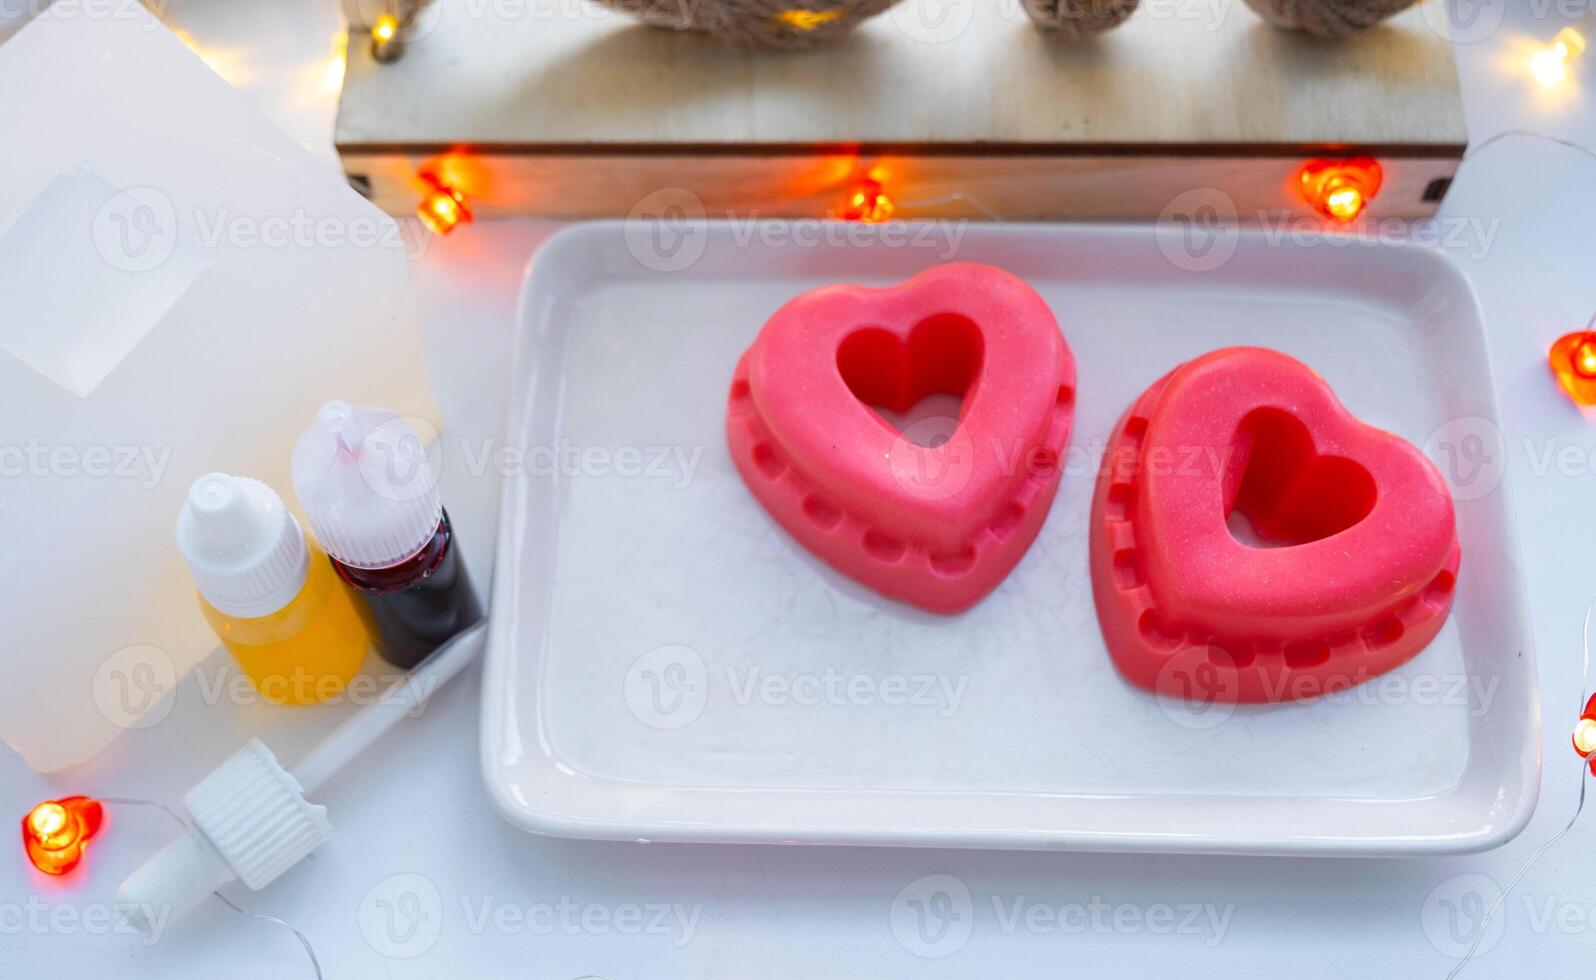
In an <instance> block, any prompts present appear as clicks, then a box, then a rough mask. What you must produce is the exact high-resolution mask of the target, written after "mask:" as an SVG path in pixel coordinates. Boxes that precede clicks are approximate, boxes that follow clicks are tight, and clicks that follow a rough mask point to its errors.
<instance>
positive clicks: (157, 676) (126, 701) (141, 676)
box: [90, 643, 177, 729]
mask: <svg viewBox="0 0 1596 980" xmlns="http://www.w3.org/2000/svg"><path fill="white" fill-rule="evenodd" d="M176 689H177V665H176V664H175V663H174V662H173V661H172V657H171V655H170V654H168V653H167V652H166V651H165V650H162V649H161V648H160V647H157V646H151V645H150V644H147V643H146V644H135V645H133V646H127V647H123V648H121V649H120V650H117V651H115V652H113V653H111V655H110V656H108V657H106V658H105V659H104V660H102V661H100V666H99V667H97V668H96V669H95V671H94V679H93V681H91V682H90V693H91V694H92V696H93V698H94V706H95V708H97V709H98V710H99V712H100V715H101V717H103V718H104V719H105V720H106V721H109V722H110V723H111V724H113V725H115V726H117V727H118V728H125V729H140V728H149V727H150V726H152V725H158V724H160V723H161V722H162V721H164V720H165V718H166V716H167V715H169V714H171V712H172V704H173V699H172V697H171V694H172V692H173V691H175V690H176Z"/></svg>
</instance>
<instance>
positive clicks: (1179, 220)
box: [1153, 187, 1241, 272]
mask: <svg viewBox="0 0 1596 980" xmlns="http://www.w3.org/2000/svg"><path fill="white" fill-rule="evenodd" d="M1238 218H1239V215H1238V213H1237V211H1236V201H1235V199H1234V198H1232V197H1231V196H1230V195H1229V194H1226V193H1225V192H1224V191H1222V190H1220V189H1219V188H1217V187H1194V188H1192V189H1191V190H1189V191H1185V192H1183V193H1181V194H1177V195H1176V196H1175V197H1174V198H1173V199H1172V200H1171V201H1170V202H1169V203H1168V204H1166V205H1165V206H1164V210H1163V211H1161V212H1159V215H1158V221H1157V223H1156V224H1155V225H1154V226H1153V234H1154V237H1155V239H1156V241H1157V242H1158V250H1159V251H1160V252H1162V253H1164V258H1166V259H1168V260H1169V263H1170V264H1171V265H1173V266H1174V267H1175V268H1177V269H1180V270H1182V271H1185V272H1212V271H1213V270H1215V269H1218V268H1220V267H1221V266H1223V265H1224V264H1225V263H1226V262H1229V261H1230V257H1231V256H1233V255H1235V254H1236V245H1237V243H1238V242H1239V241H1240V240H1241V231H1240V229H1239V228H1238V227H1237V226H1238V223H1239V222H1238Z"/></svg>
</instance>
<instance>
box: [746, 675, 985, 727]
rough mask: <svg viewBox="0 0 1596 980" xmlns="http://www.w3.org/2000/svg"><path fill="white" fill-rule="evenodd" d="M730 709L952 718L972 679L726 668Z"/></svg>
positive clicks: (952, 676)
mask: <svg viewBox="0 0 1596 980" xmlns="http://www.w3.org/2000/svg"><path fill="white" fill-rule="evenodd" d="M726 682H727V686H728V687H729V688H730V689H731V696H732V703H734V704H737V705H739V706H744V705H749V704H755V703H758V704H763V705H768V706H771V707H783V706H787V705H794V706H798V707H817V706H828V707H865V706H868V705H878V704H879V705H885V706H887V707H892V708H898V707H922V708H933V709H935V710H936V713H937V716H938V717H940V718H948V717H951V716H952V715H954V714H955V713H956V712H957V711H958V710H959V706H960V705H961V704H962V703H963V702H964V695H965V692H966V690H967V689H968V688H969V685H970V675H969V674H958V675H951V674H931V673H910V674H895V673H889V674H882V675H879V676H877V675H874V674H866V673H859V672H850V671H844V670H842V669H841V668H838V667H826V668H824V669H822V670H820V671H818V672H813V671H802V672H799V673H793V674H783V673H777V672H773V671H767V670H765V669H764V668H762V667H735V666H733V667H727V668H726Z"/></svg>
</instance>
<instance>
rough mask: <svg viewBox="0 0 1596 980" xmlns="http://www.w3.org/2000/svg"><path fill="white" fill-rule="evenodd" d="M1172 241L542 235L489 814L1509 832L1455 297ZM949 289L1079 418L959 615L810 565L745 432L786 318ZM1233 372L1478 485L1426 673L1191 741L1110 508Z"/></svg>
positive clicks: (936, 234)
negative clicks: (1200, 397)
mask: <svg viewBox="0 0 1596 980" xmlns="http://www.w3.org/2000/svg"><path fill="white" fill-rule="evenodd" d="M1165 230H1168V231H1170V232H1171V237H1166V238H1164V239H1163V240H1162V241H1160V238H1159V237H1158V236H1159V234H1160V232H1159V231H1156V230H1155V228H1154V227H1152V226H1144V227H1123V226H1045V225H1041V226H1038V225H1032V226H971V227H968V228H962V229H958V228H953V227H951V226H941V227H939V226H915V225H908V226H905V225H896V226H888V230H886V231H880V232H868V231H866V230H864V229H863V228H862V227H860V226H852V228H851V230H850V231H849V232H848V233H847V235H845V236H844V235H840V234H831V235H828V234H824V229H819V228H817V226H814V225H810V226H807V229H806V228H804V227H802V226H800V227H796V228H795V227H789V226H776V227H773V228H759V227H753V226H747V225H742V226H736V225H724V224H714V223H711V224H709V225H708V226H707V228H706V227H704V226H701V225H692V224H688V225H681V226H676V227H672V226H670V225H664V226H660V227H654V226H645V225H641V224H636V223H621V222H615V223H604V224H592V225H581V226H576V227H573V228H571V229H569V230H567V231H565V232H563V233H561V234H559V235H557V236H556V237H555V238H553V239H552V240H550V241H549V243H548V244H546V245H545V246H544V247H543V249H542V250H541V251H540V252H539V253H538V255H537V256H536V258H535V260H534V262H533V265H532V268H531V270H530V272H529V273H528V276H527V280H526V283H525V287H524V293H523V296H522V304H521V310H520V318H521V322H520V325H519V329H520V330H521V332H522V336H521V341H522V343H521V345H520V349H521V354H520V356H519V358H518V365H517V367H516V370H517V371H518V372H519V373H518V377H517V381H516V389H517V391H518V397H517V398H516V400H515V404H514V407H513V409H512V415H511V419H510V425H509V432H508V444H507V447H506V449H507V452H506V453H504V454H502V455H501V461H502V462H503V463H504V465H505V467H506V479H505V483H504V494H503V505H502V521H501V539H500V546H499V551H498V559H497V573H496V575H495V582H494V589H493V598H492V627H491V637H490V640H489V645H488V654H487V666H486V674H485V681H484V685H483V698H484V704H483V728H482V753H483V771H484V775H485V778H486V782H487V786H488V789H489V792H490V795H491V796H492V798H493V800H494V801H495V803H496V805H497V806H498V807H499V809H500V810H502V811H503V813H504V814H505V815H506V816H507V817H508V818H509V819H510V820H511V821H512V822H514V823H516V824H517V825H519V826H522V827H524V828H526V829H528V830H533V831H540V832H544V833H551V834H559V835H564V836H577V837H590V838H608V839H622V840H678V841H765V842H813V843H839V844H899V845H925V846H957V847H1017V848H1092V849H1102V850H1144V851H1196V852H1238V853H1240V852H1251V853H1296V854H1409V853H1426V852H1429V853H1435V852H1455V851H1465V850H1472V849H1479V848H1484V847H1489V846H1492V845H1495V844H1499V843H1502V842H1503V841H1505V840H1507V839H1508V838H1510V837H1511V836H1512V835H1513V834H1515V833H1516V832H1517V831H1518V830H1519V829H1521V828H1522V827H1523V825H1524V823H1525V822H1526V821H1527V820H1528V818H1529V815H1530V811H1531V809H1532V808H1533V806H1534V800H1535V796H1536V789H1537V782H1538V778H1539V759H1538V751H1537V745H1538V734H1537V733H1538V726H1539V718H1538V711H1537V704H1536V696H1535V689H1534V683H1533V681H1534V666H1533V660H1532V656H1531V651H1530V646H1529V640H1530V633H1529V629H1528V624H1527V620H1526V612H1525V603H1524V599H1523V587H1522V576H1521V570H1520V568H1519V565H1518V552H1517V548H1516V546H1515V544H1514V541H1513V536H1512V532H1511V522H1510V520H1509V515H1508V509H1507V502H1506V498H1505V493H1504V490H1503V488H1502V487H1500V486H1498V485H1497V478H1498V477H1499V475H1500V470H1499V468H1498V467H1499V466H1500V460H1501V458H1502V457H1501V455H1500V454H1497V455H1495V456H1493V455H1492V451H1493V446H1494V441H1495V440H1498V439H1499V438H1500V435H1499V433H1498V432H1497V429H1496V422H1495V420H1496V418H1497V411H1496V400H1495V395H1494V388H1493V384H1492V380H1491V371H1490V366H1489V362H1488V359H1487V354H1486V344H1485V338H1484V332H1483V326H1482V323H1481V319H1480V314H1479V309H1478V305H1477V303H1476V302H1475V299H1474V297H1473V294H1472V291H1471V290H1470V288H1469V286H1468V284H1467V282H1466V281H1465V280H1464V279H1463V278H1462V276H1461V274H1460V273H1459V272H1458V271H1457V270H1456V268H1455V267H1454V266H1453V265H1452V264H1451V263H1450V262H1449V261H1448V260H1447V259H1446V258H1445V257H1444V256H1442V255H1440V254H1438V253H1435V252H1432V251H1428V250H1425V249H1421V248H1418V247H1407V246H1400V245H1393V244H1389V243H1386V244H1378V245H1377V244H1372V243H1359V244H1350V243H1348V242H1347V241H1344V240H1343V241H1340V242H1337V243H1332V242H1331V241H1330V240H1307V241H1304V240H1301V239H1300V238H1299V239H1294V238H1291V237H1288V238H1286V239H1285V240H1282V241H1273V242H1271V241H1270V240H1268V239H1267V238H1266V237H1265V236H1264V235H1262V234H1259V233H1251V234H1241V235H1240V236H1239V237H1236V236H1230V237H1224V236H1222V237H1221V238H1219V239H1218V240H1217V241H1216V242H1208V243H1207V245H1209V246H1210V247H1217V248H1219V249H1220V250H1221V251H1220V252H1219V253H1213V252H1209V251H1199V250H1190V251H1188V250H1187V244H1189V243H1186V242H1184V241H1183V240H1181V239H1179V238H1177V237H1174V235H1173V232H1174V229H1165ZM806 231H807V232H815V233H816V234H815V235H807V234H804V233H805V232H806ZM817 237H818V238H819V239H821V240H819V241H817V240H816V238H817ZM1231 246H1234V253H1233V254H1229V255H1228V258H1226V257H1225V255H1226V253H1228V252H1229V249H1230V247H1231ZM950 259H957V260H961V261H980V262H988V263H991V264H994V265H997V266H1001V267H1003V268H1005V269H1008V270H1009V271H1011V272H1013V273H1016V274H1018V275H1020V276H1021V277H1023V278H1024V279H1026V280H1027V281H1028V282H1029V283H1030V284H1031V285H1032V286H1033V287H1035V288H1036V289H1037V290H1038V291H1039V292H1040V293H1041V295H1042V296H1043V297H1044V298H1045V299H1046V300H1047V301H1048V303H1049V304H1050V305H1051V306H1052V309H1053V311H1054V313H1055V314H1056V315H1057V317H1058V320H1059V323H1060V324H1061V326H1062V329H1063V331H1064V334H1065V336H1066V339H1067V340H1068V342H1069V344H1070V346H1071V348H1072V349H1073V351H1074V354H1075V358H1076V365H1077V370H1078V372H1079V398H1078V404H1079V408H1078V413H1077V416H1076V421H1075V431H1074V434H1073V436H1072V448H1071V451H1070V453H1069V454H1068V456H1067V460H1066V469H1065V474H1064V477H1063V482H1062V484H1061V488H1060V491H1059V494H1058V497H1057V500H1056V501H1055V503H1054V504H1053V508H1052V512H1051V514H1050V516H1049V518H1048V520H1047V523H1046V524H1045V526H1044V527H1043V528H1042V531H1041V534H1040V535H1039V537H1038V538H1037V540H1036V542H1035V543H1034V544H1033V545H1032V547H1031V549H1030V551H1029V552H1028V554H1027V555H1026V557H1025V558H1024V559H1023V560H1022V561H1021V563H1020V564H1019V565H1018V566H1017V567H1016V569H1015V570H1014V571H1013V573H1012V574H1011V575H1010V576H1009V577H1008V578H1007V580H1005V581H1004V582H1003V584H1002V585H1001V586H1000V587H999V588H998V589H997V591H996V592H994V593H993V594H992V595H991V596H989V597H988V598H986V599H985V600H984V601H982V602H981V603H980V604H978V605H977V606H976V607H975V608H973V609H972V610H970V611H969V612H967V613H964V614H962V615H959V616H953V617H943V616H937V615H931V614H927V613H922V612H919V611H916V610H914V609H911V608H909V607H907V606H904V605H901V604H898V603H895V602H891V601H887V600H884V599H881V598H879V597H877V596H876V595H874V594H872V593H870V592H869V591H867V590H865V589H863V588H861V587H859V586H857V585H856V584H854V583H853V582H851V581H849V580H847V579H845V578H843V577H841V576H839V575H838V574H836V573H834V572H832V571H831V570H830V569H829V568H827V567H825V566H823V565H821V564H820V563H818V562H817V561H815V560H814V559H812V558H811V557H810V556H809V555H808V554H807V553H806V552H804V551H802V550H801V549H800V548H798V547H797V546H796V545H795V544H794V543H793V541H792V540H790V539H789V538H788V537H787V536H786V535H785V534H784V533H783V532H782V531H781V530H779V529H778V528H777V526H776V525H775V524H774V523H773V522H772V521H771V520H770V519H769V518H768V517H767V516H766V515H765V513H764V512H763V511H762V510H761V508H760V507H759V505H758V504H757V503H756V502H755V500H754V498H753V497H752V496H750V495H749V494H748V493H747V492H746V490H745V489H744V486H743V484H742V481H741V480H740V478H739V477H738V475H737V473H736V471H735V470H734V468H733V466H732V464H731V461H730V458H729V457H728V454H727V451H726V449H725V441H724V435H723V425H724V415H723V412H724V406H725V402H726V393H727V387H728V384H729V382H730V379H731V375H732V368H733V365H734V363H735V362H736V360H737V357H738V356H739V354H740V353H741V352H742V351H743V349H744V348H745V347H746V345H747V344H748V343H749V342H750V341H751V340H752V339H753V338H754V336H755V334H756V333H757V332H758V330H759V329H760V326H761V325H762V324H763V323H764V321H765V320H766V318H767V317H769V315H770V314H771V313H772V312H774V311H775V310H776V308H777V307H779V306H780V305H781V304H782V303H784V302H786V301H787V300H788V299H790V298H792V297H793V296H795V295H797V294H798V293H800V292H802V291H804V290H806V289H809V288H812V287H814V286H818V285H821V284H824V283H833V282H860V283H866V284H875V285H885V284H889V283H893V282H897V281H900V280H902V279H904V278H906V277H908V276H910V275H912V274H913V273H915V272H917V271H919V270H921V269H924V268H927V267H929V266H932V265H934V264H937V263H939V262H943V261H948V260H950ZM1216 260H1217V261H1216ZM1232 344H1258V345H1265V346H1270V347H1275V348H1278V349H1280V350H1283V351H1285V352H1287V353H1289V354H1292V355H1294V356H1295V357H1298V358H1300V359H1302V360H1304V361H1306V362H1307V363H1308V364H1309V365H1311V366H1312V367H1313V368H1315V369H1316V370H1317V371H1319V372H1320V373H1321V374H1322V375H1323V376H1324V377H1325V378H1326V379H1327V380H1328V381H1329V382H1330V384H1331V385H1332V386H1333V387H1334V388H1335V390H1336V391H1337V393H1338V394H1339V395H1340V397H1341V399H1342V400H1343V401H1344V402H1345V404H1346V405H1347V406H1348V407H1349V408H1350V409H1351V410H1352V411H1353V412H1355V413H1356V414H1358V415H1359V416H1361V417H1362V418H1363V419H1365V420H1366V421H1368V422H1370V423H1373V424H1375V425H1378V426H1381V427H1383V428H1387V429H1390V430H1392V431H1394V432H1396V433H1398V434H1400V435H1402V436H1404V437H1406V438H1408V439H1410V440H1412V441H1414V442H1415V443H1418V444H1422V445H1425V447H1426V450H1427V451H1429V452H1430V453H1431V455H1432V458H1435V459H1436V460H1437V462H1438V463H1439V464H1440V465H1441V467H1442V469H1443V470H1444V471H1445V472H1446V473H1447V474H1448V477H1449V478H1450V479H1452V480H1453V481H1454V495H1455V496H1456V497H1457V500H1458V506H1457V515H1458V522H1459V527H1458V531H1459V534H1460V537H1461V539H1462V545H1463V555H1464V557H1463V565H1462V571H1461V575H1460V578H1459V582H1458V592H1457V600H1456V604H1455V607H1454V609H1453V612H1452V615H1451V618H1450V621H1449V622H1448V623H1447V625H1446V627H1445V629H1444V630H1443V631H1442V632H1441V634H1440V636H1439V637H1438V638H1437V640H1436V641H1435V642H1434V643H1432V644H1431V645H1430V647H1429V648H1427V649H1426V650H1424V651H1423V652H1422V653H1421V654H1420V655H1419V656H1418V657H1416V658H1415V659H1414V660H1413V661H1411V662H1410V663H1408V664H1407V665H1405V666H1404V667H1402V668H1401V669H1399V670H1397V671H1395V672H1393V673H1391V674H1389V675H1386V676H1385V677H1384V678H1381V679H1377V680H1374V681H1371V682H1369V683H1366V684H1364V685H1362V686H1361V687H1359V688H1356V689H1354V690H1352V691H1350V692H1347V693H1345V694H1342V695H1338V696H1335V697H1332V698H1329V699H1325V700H1319V701H1315V702H1312V703H1303V704H1286V705H1278V706H1242V707H1236V708H1234V709H1231V710H1227V709H1225V708H1219V709H1211V710H1209V711H1202V710H1196V709H1188V708H1187V707H1186V706H1184V705H1180V704H1167V703H1162V702H1161V701H1160V700H1159V699H1158V698H1156V697H1153V696H1151V695H1149V694H1147V693H1145V692H1143V691H1141V690H1138V689H1135V688H1133V687H1131V686H1129V685H1128V684H1126V683H1125V682H1124V681H1123V680H1121V678H1120V677H1119V676H1118V675H1117V674H1116V673H1115V671H1114V669H1113V667H1112V666H1111V665H1110V663H1109V660H1108V657H1107V654H1106V652H1105V650H1104V647H1103V641H1102V639H1101V636H1100V635H1099V632H1098V628H1097V620H1096V616H1095V613H1094V610H1093V605H1092V598H1091V585H1090V581H1089V578H1088V575H1087V568H1086V539H1087V534H1086V527H1087V511H1088V506H1089V501H1090V497H1091V490H1092V479H1093V475H1094V473H1095V466H1096V463H1097V457H1098V453H1099V452H1100V451H1101V448H1102V445H1103V442H1104V439H1105V437H1106V435H1107V434H1108V431H1109V427H1110V426H1111V424H1112V423H1113V422H1114V420H1115V419H1116V418H1117V417H1118V416H1119V414H1120V413H1121V411H1122V410H1123V409H1124V408H1125V406H1126V405H1128V404H1129V403H1130V401H1131V400H1132V399H1133V398H1134V397H1135V396H1136V395H1137V394H1138V393H1140V392H1141V391H1142V390H1143V389H1144V388H1145V387H1146V386H1147V385H1148V384H1149V383H1151V382H1152V381H1153V380H1155V379H1156V378H1158V377H1159V376H1160V375H1161V374H1163V373H1164V372H1166V371H1168V370H1169V369H1170V368H1171V367H1173V366H1174V365H1176V364H1178V363H1180V362H1181V361H1184V360H1186V359H1188V358H1190V357H1192V356H1193V355H1196V354H1198V353H1201V352H1203V351H1206V350H1210V349H1213V348H1216V347H1222V346H1227V345H1232ZM1493 460H1494V462H1493Z"/></svg>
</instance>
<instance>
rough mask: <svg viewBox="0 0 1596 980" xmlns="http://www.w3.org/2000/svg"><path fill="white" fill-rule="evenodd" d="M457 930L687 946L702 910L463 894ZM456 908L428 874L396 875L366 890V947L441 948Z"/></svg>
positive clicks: (397, 954) (361, 919) (360, 918)
mask: <svg viewBox="0 0 1596 980" xmlns="http://www.w3.org/2000/svg"><path fill="white" fill-rule="evenodd" d="M456 900H457V902H458V912H459V921H458V925H457V926H450V928H451V929H453V928H459V929H460V930H462V932H463V933H464V934H465V935H468V936H482V935H486V934H488V933H497V934H499V935H505V936H550V935H566V936H611V935H613V936H642V937H651V938H658V939H661V940H665V941H667V942H669V943H670V944H671V945H672V946H676V947H678V948H679V947H682V946H686V945H687V944H688V943H690V942H692V941H693V936H694V935H695V934H696V933H697V931H698V926H699V923H700V921H701V920H702V918H703V914H704V906H703V905H702V904H693V905H683V904H681V903H679V902H602V901H584V900H581V899H577V898H573V897H572V896H570V895H561V896H560V897H559V898H558V899H556V900H554V901H552V902H530V903H527V902H512V901H506V900H502V899H499V898H497V897H496V896H493V895H479V896H473V895H458V896H456ZM449 911H450V906H448V905H446V904H445V902H444V899H443V894H442V893H441V892H440V891H439V890H438V886H437V884H436V883H434V882H433V881H432V879H430V878H428V877H427V876H426V875H421V874H415V873H410V872H407V873H403V874H396V875H390V876H388V877H387V878H384V879H383V880H381V881H379V882H377V883H376V884H375V885H373V886H372V887H371V888H369V889H368V890H367V891H366V894H365V895H364V896H363V897H362V898H361V900H360V907H359V910H358V913H357V922H358V924H359V928H360V934H361V936H362V937H363V938H364V939H365V940H366V944H367V945H368V946H370V947H371V948H372V949H373V950H375V951H377V952H378V953H381V954H382V955H383V956H387V957H391V958H393V959H410V958H413V957H416V956H420V955H421V954H423V953H425V952H427V951H428V950H430V949H431V948H432V947H433V946H434V945H436V944H437V942H438V939H439V937H441V936H442V935H443V932H444V928H445V926H446V925H447V924H448V923H447V922H446V921H445V920H446V919H449V918H452V916H451V915H449Z"/></svg>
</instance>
